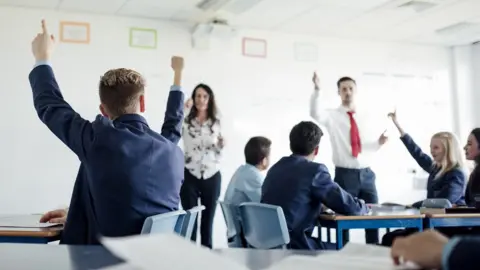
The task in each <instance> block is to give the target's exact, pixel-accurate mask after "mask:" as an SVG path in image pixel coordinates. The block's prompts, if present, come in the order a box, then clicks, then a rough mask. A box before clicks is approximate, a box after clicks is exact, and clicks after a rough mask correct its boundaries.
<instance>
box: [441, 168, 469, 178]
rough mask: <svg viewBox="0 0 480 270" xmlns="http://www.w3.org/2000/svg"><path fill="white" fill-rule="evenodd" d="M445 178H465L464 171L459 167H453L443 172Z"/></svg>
mask: <svg viewBox="0 0 480 270" xmlns="http://www.w3.org/2000/svg"><path fill="white" fill-rule="evenodd" d="M445 176H446V178H452V177H454V178H459V179H460V180H465V179H466V178H467V175H466V171H465V170H464V169H463V168H461V167H455V168H452V169H451V170H449V171H448V172H445Z"/></svg>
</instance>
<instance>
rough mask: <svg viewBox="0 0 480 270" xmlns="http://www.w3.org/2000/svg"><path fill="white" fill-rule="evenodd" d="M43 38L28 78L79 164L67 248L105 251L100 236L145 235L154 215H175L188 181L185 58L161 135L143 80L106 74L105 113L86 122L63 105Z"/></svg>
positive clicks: (177, 65) (175, 64)
mask: <svg viewBox="0 0 480 270" xmlns="http://www.w3.org/2000/svg"><path fill="white" fill-rule="evenodd" d="M43 31H44V32H43V33H42V34H41V35H39V36H37V38H36V39H35V41H34V43H33V45H32V47H33V48H32V49H33V52H34V55H35V59H36V62H37V63H36V66H35V68H34V69H33V70H32V72H31V73H30V76H29V79H30V84H31V87H32V91H33V100H34V105H35V109H36V110H37V113H38V116H39V117H40V119H41V120H42V122H44V123H45V125H47V127H48V128H49V129H50V130H51V131H52V132H53V133H54V134H55V135H56V136H57V137H58V138H59V139H60V140H61V141H62V142H63V143H65V144H66V145H67V146H68V147H69V148H70V149H71V150H72V151H73V152H74V153H75V154H76V155H77V156H78V158H79V159H80V161H81V165H80V169H79V173H78V176H77V180H76V182H75V186H74V190H73V193H72V200H71V202H70V210H69V212H68V217H67V222H66V224H65V230H64V232H63V239H62V243H65V244H98V239H97V237H98V236H100V235H104V236H112V237H113V236H126V235H132V234H138V233H140V231H141V228H142V224H143V222H144V220H145V219H146V218H147V217H148V216H152V215H156V214H161V213H166V212H169V211H172V210H176V209H177V208H178V206H179V192H180V186H181V184H182V181H183V167H184V161H183V155H182V152H181V150H180V148H179V147H178V146H177V145H176V143H177V142H178V141H179V139H180V136H181V126H182V120H183V93H182V92H181V91H180V86H179V85H180V78H181V76H180V73H181V70H182V68H183V59H181V58H178V57H174V58H172V68H173V69H174V71H175V80H174V81H175V82H174V86H173V87H172V91H170V94H169V97H168V103H167V111H166V113H165V121H164V124H163V126H162V132H161V134H158V133H156V132H154V131H152V130H151V129H150V128H149V127H148V124H147V122H146V120H145V118H143V117H142V116H141V115H140V113H143V112H144V109H145V100H144V87H145V81H144V79H143V77H142V76H141V75H140V74H139V73H137V72H135V71H133V70H129V69H114V70H110V71H108V72H106V73H105V74H104V75H103V76H102V78H101V80H100V83H99V94H100V101H101V105H100V110H101V112H102V114H103V115H105V116H98V117H97V118H96V120H95V121H94V122H92V123H91V122H89V121H87V120H84V119H83V118H82V117H81V116H80V115H79V114H78V113H76V112H75V111H74V110H73V109H72V108H71V107H70V105H69V104H68V103H67V102H66V101H65V100H64V99H63V96H62V94H61V92H60V88H59V86H58V84H57V82H56V79H55V76H54V73H53V70H52V68H51V67H50V65H49V60H50V53H51V51H52V50H51V49H52V47H53V46H52V43H51V42H50V39H49V37H48V34H47V33H46V26H45V24H44V23H43Z"/></svg>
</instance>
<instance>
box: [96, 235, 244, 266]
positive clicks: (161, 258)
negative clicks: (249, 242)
mask: <svg viewBox="0 0 480 270" xmlns="http://www.w3.org/2000/svg"><path fill="white" fill-rule="evenodd" d="M101 242H102V244H103V245H104V246H105V247H106V248H107V249H108V250H109V251H110V252H111V253H113V254H114V255H115V256H117V257H119V258H121V259H123V260H124V261H126V262H127V263H128V265H129V266H130V267H133V268H134V269H142V270H158V269H170V270H192V269H212V268H215V269H226V270H248V268H247V267H246V266H243V265H241V264H239V263H237V262H235V261H233V260H231V259H228V258H225V257H222V256H221V255H220V254H217V253H215V252H213V251H211V250H210V249H208V248H204V247H198V246H197V245H195V243H193V242H191V241H189V240H186V239H185V238H183V237H181V236H178V235H174V234H155V235H139V236H131V237H122V238H103V239H102V240H101ZM118 267H123V266H117V267H113V268H111V269H117V268H118ZM118 269H122V268H118ZM123 269H131V268H123Z"/></svg>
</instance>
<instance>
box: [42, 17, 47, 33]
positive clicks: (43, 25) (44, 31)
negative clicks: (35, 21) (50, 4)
mask: <svg viewBox="0 0 480 270" xmlns="http://www.w3.org/2000/svg"><path fill="white" fill-rule="evenodd" d="M42 32H43V34H47V33H48V30H47V23H46V22H45V20H42Z"/></svg>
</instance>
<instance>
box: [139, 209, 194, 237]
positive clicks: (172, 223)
mask: <svg viewBox="0 0 480 270" xmlns="http://www.w3.org/2000/svg"><path fill="white" fill-rule="evenodd" d="M184 218H185V211H183V210H178V211H173V212H168V213H164V214H158V215H155V216H151V217H148V218H147V219H145V222H144V223H143V227H142V232H141V234H156V233H173V232H175V233H178V234H181V231H182V225H183V220H184Z"/></svg>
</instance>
